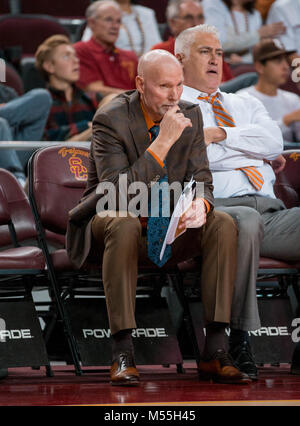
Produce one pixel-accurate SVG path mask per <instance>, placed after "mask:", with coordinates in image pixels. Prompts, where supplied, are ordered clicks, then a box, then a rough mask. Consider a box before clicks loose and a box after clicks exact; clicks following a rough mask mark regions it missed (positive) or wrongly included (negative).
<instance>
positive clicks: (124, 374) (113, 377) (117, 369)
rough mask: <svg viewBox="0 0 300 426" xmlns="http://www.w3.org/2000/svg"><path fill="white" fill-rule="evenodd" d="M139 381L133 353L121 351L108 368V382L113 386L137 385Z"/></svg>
mask: <svg viewBox="0 0 300 426" xmlns="http://www.w3.org/2000/svg"><path fill="white" fill-rule="evenodd" d="M139 382H140V379H139V373H138V371H137V369H136V366H135V362H134V359H133V355H132V354H131V353H130V352H122V353H120V354H119V355H118V357H117V358H116V359H115V360H114V361H113V363H112V366H111V369H110V383H111V384H112V385H113V386H137V385H138V384H139Z"/></svg>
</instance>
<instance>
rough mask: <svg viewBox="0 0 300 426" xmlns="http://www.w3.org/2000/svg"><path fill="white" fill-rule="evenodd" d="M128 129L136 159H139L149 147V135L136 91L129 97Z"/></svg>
mask: <svg viewBox="0 0 300 426" xmlns="http://www.w3.org/2000/svg"><path fill="white" fill-rule="evenodd" d="M129 129H130V132H131V135H132V139H133V141H134V144H135V147H136V150H137V154H138V157H140V156H141V155H143V154H144V152H145V151H146V149H147V148H148V147H149V133H148V129H147V126H146V121H145V118H144V114H143V111H142V108H141V105H140V98H139V93H138V91H136V92H134V93H133V94H132V95H131V96H130V100H129Z"/></svg>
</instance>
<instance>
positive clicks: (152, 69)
mask: <svg viewBox="0 0 300 426" xmlns="http://www.w3.org/2000/svg"><path fill="white" fill-rule="evenodd" d="M182 85H183V71H182V66H181V64H180V63H179V61H178V60H177V58H176V57H175V56H174V55H172V54H171V53H169V52H167V51H165V50H152V51H150V52H147V53H146V54H145V55H143V56H142V57H141V59H140V61H139V65H138V75H137V77H136V87H137V90H138V91H139V93H140V96H141V100H142V103H143V106H144V107H145V109H146V111H147V112H148V114H149V115H150V117H151V118H152V120H153V121H159V120H161V119H162V117H163V116H164V114H165V113H166V112H167V111H168V109H170V108H172V107H173V106H174V105H177V104H178V102H179V99H180V96H181V93H182Z"/></svg>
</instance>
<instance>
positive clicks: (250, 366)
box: [229, 341, 258, 380]
mask: <svg viewBox="0 0 300 426" xmlns="http://www.w3.org/2000/svg"><path fill="white" fill-rule="evenodd" d="M229 353H230V355H231V356H232V358H233V360H234V363H235V365H236V366H237V367H238V368H239V370H240V371H242V372H243V373H246V374H247V375H248V376H249V377H250V378H251V379H252V380H258V370H257V367H256V364H255V361H254V358H253V355H252V352H251V348H250V345H249V343H248V342H246V341H245V342H243V343H242V344H240V345H238V346H236V347H234V348H230V351H229Z"/></svg>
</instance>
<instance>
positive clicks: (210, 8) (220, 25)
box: [203, 0, 285, 64]
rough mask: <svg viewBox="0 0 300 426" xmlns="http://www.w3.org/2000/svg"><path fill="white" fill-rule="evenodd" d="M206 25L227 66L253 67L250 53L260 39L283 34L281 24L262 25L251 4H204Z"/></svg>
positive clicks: (248, 0) (224, 0) (227, 0)
mask: <svg viewBox="0 0 300 426" xmlns="http://www.w3.org/2000/svg"><path fill="white" fill-rule="evenodd" d="M203 7H204V15H205V21H206V23H207V24H209V25H214V26H215V27H216V28H217V29H218V31H219V33H220V40H221V43H222V46H223V49H224V52H225V57H228V58H229V61H230V63H232V64H240V63H252V62H253V58H252V53H251V49H252V48H253V46H254V45H255V44H257V43H258V42H259V40H260V39H262V38H265V37H267V38H273V37H277V36H280V35H282V34H284V32H285V26H284V25H283V24H282V22H274V23H272V24H270V25H262V17H261V15H260V13H259V12H258V10H256V9H255V1H254V0H203Z"/></svg>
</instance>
